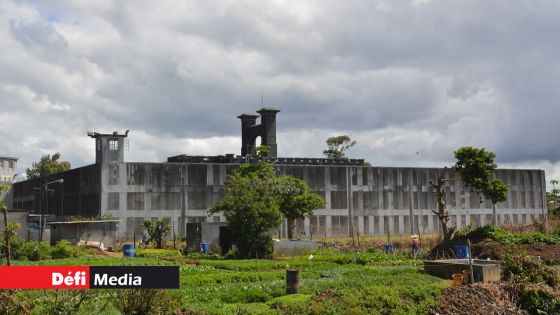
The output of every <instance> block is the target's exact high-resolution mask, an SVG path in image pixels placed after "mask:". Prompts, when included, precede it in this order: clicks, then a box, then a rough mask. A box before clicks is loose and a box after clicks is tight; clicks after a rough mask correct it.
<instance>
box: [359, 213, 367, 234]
mask: <svg viewBox="0 0 560 315" xmlns="http://www.w3.org/2000/svg"><path fill="white" fill-rule="evenodd" d="M358 231H359V233H360V235H366V231H365V230H364V216H363V215H359V216H358Z"/></svg>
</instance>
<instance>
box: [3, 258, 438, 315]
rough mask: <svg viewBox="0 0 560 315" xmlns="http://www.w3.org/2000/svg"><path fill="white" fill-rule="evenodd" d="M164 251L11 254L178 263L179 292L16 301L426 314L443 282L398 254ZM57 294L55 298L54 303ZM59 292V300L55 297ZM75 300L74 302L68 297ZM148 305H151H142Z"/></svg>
mask: <svg viewBox="0 0 560 315" xmlns="http://www.w3.org/2000/svg"><path fill="white" fill-rule="evenodd" d="M142 251H147V252H152V253H155V252H154V251H156V250H153V249H150V250H142ZM142 251H141V252H142ZM157 251H159V250H157ZM165 253H166V254H169V255H168V256H167V255H166V256H161V257H158V258H155V257H146V258H134V259H123V258H110V257H77V258H67V259H59V260H42V261H36V262H32V261H28V260H16V261H15V264H16V265H178V266H180V274H181V288H180V289H178V290H165V291H161V290H159V291H154V292H149V293H150V294H147V293H146V295H142V294H141V293H140V292H145V291H144V290H126V291H125V290H92V291H87V292H90V293H91V294H92V295H87V296H82V295H80V294H79V293H78V292H77V291H65V290H60V291H51V290H46V291H45V290H30V291H27V290H20V291H16V292H15V294H16V297H17V299H16V300H17V301H19V303H20V304H23V305H24V307H27V308H28V309H30V310H32V311H33V312H34V313H49V312H51V310H53V309H60V310H63V311H65V312H66V313H69V311H68V310H72V311H71V312H72V313H76V314H85V313H91V312H98V313H102V314H119V313H123V314H124V313H133V312H142V310H144V311H143V312H145V313H148V314H156V313H172V312H171V310H182V312H183V313H187V314H198V313H203V314H232V313H237V314H279V313H280V314H364V313H368V314H426V313H428V311H429V309H431V308H433V307H434V306H435V297H436V296H437V295H438V294H439V293H440V291H441V290H442V289H443V288H444V287H446V284H445V283H444V282H443V281H441V279H438V278H436V277H432V276H429V275H426V274H424V273H422V272H420V271H419V268H418V267H417V265H418V263H419V262H418V261H416V260H413V259H410V258H408V257H406V256H404V255H387V254H384V253H377V252H375V253H353V254H337V253H333V252H327V251H319V252H316V253H313V256H312V257H311V256H301V257H294V258H290V259H285V260H254V259H252V260H223V259H214V260H204V259H201V260H192V259H188V258H184V257H182V256H179V255H176V256H172V253H171V251H170V252H165ZM175 254H177V253H175ZM287 266H289V267H290V268H298V269H299V270H300V284H301V289H300V294H296V295H289V296H287V295H285V269H286V268H287ZM64 291H65V292H64ZM57 295H58V301H59V302H58V304H56V303H55V302H54V301H55V300H57V299H56V296H57ZM62 295H64V301H65V302H61V300H60V298H61V297H62ZM150 297H157V299H156V298H154V299H152V300H157V301H163V302H158V303H157V305H155V304H154V305H153V306H150V304H148V303H146V300H150ZM80 299H83V301H82V304H81V305H80V306H76V304H77V303H73V302H72V301H74V302H76V301H79V300H80ZM7 300H8V299H6V301H7ZM12 307H15V306H12ZM148 307H153V308H152V309H150V310H146V309H147V308H148ZM0 312H2V302H0ZM51 313H53V312H51Z"/></svg>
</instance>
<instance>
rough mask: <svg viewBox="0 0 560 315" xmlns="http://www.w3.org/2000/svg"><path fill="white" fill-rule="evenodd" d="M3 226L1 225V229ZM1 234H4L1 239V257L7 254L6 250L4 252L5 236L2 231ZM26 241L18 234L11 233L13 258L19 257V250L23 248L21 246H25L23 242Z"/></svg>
mask: <svg viewBox="0 0 560 315" xmlns="http://www.w3.org/2000/svg"><path fill="white" fill-rule="evenodd" d="M2 228H3V227H0V230H1V229H2ZM0 235H1V236H2V238H1V239H0V257H4V256H5V252H4V246H5V245H4V237H3V235H2V233H0ZM24 243H25V241H24V240H23V239H22V238H21V237H19V236H17V234H15V232H14V233H12V235H10V251H11V253H12V258H13V259H17V258H18V257H19V251H20V249H21V247H22V246H23V244H24Z"/></svg>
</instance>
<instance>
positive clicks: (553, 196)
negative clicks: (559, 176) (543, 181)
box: [546, 179, 560, 215]
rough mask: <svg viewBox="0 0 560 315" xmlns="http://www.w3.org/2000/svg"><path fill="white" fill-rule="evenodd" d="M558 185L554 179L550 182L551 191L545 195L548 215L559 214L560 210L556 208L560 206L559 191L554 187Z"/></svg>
mask: <svg viewBox="0 0 560 315" xmlns="http://www.w3.org/2000/svg"><path fill="white" fill-rule="evenodd" d="M559 183H560V182H559V181H558V180H556V179H553V180H551V181H550V184H552V190H550V191H549V192H547V193H546V201H547V204H548V211H549V213H551V214H554V215H559V214H560V208H559V207H558V205H559V204H560V189H558V188H556V185H558V184H559Z"/></svg>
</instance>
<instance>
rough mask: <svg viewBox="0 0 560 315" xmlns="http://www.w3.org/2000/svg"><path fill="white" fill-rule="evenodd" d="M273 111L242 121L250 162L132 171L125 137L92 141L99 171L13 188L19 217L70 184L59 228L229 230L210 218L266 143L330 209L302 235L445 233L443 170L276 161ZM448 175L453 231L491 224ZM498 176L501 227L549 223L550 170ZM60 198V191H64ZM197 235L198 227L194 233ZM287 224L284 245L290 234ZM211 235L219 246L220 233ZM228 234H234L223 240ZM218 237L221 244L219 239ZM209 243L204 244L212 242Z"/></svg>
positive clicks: (127, 232)
mask: <svg viewBox="0 0 560 315" xmlns="http://www.w3.org/2000/svg"><path fill="white" fill-rule="evenodd" d="M278 112H279V111H278V110H276V109H274V108H263V109H261V110H259V111H258V113H259V114H260V115H261V116H260V117H261V122H260V124H259V125H257V124H256V120H257V118H258V117H259V116H257V115H253V114H243V115H241V116H239V118H240V119H241V123H242V128H241V129H242V148H241V153H242V155H241V156H235V155H233V154H226V155H223V156H213V157H205V156H187V155H178V156H174V157H170V158H168V161H167V163H129V162H125V160H124V149H125V146H126V142H125V138H126V137H127V136H128V131H127V132H126V133H125V134H118V132H113V133H112V134H100V133H96V132H89V133H88V135H89V136H90V137H92V138H94V139H95V141H96V164H93V165H89V166H85V167H81V168H78V169H73V170H70V171H66V172H63V173H59V174H56V175H52V176H48V177H47V178H46V179H33V180H28V181H23V182H19V183H16V184H15V185H14V202H13V208H14V209H25V210H28V211H30V213H34V214H39V213H40V209H41V207H40V202H39V198H38V192H37V190H34V189H33V188H34V187H39V185H40V181H41V180H47V181H53V180H57V179H64V183H63V186H61V187H60V188H56V187H55V188H54V192H52V193H51V194H49V196H48V198H47V200H46V205H44V209H45V213H46V214H52V215H54V216H55V218H56V219H57V220H59V219H62V220H64V219H65V217H68V216H76V215H79V216H83V217H99V216H104V215H110V216H111V217H112V218H114V219H117V220H119V221H120V222H119V224H118V231H117V239H119V240H131V239H132V238H133V235H134V231H136V235H141V233H142V222H143V221H144V220H145V219H150V218H151V219H155V218H159V217H168V218H170V219H171V221H172V222H173V226H174V231H176V233H177V234H178V235H183V236H184V235H187V234H188V233H187V225H188V224H189V223H200V222H206V223H208V222H211V223H216V224H213V225H212V226H215V227H216V228H213V229H212V231H220V226H221V225H222V224H218V223H224V222H225V218H224V217H223V216H222V215H213V216H208V209H210V208H211V207H212V206H213V205H214V203H215V202H216V201H218V200H220V199H222V198H223V186H224V184H225V182H226V180H227V176H228V175H229V174H230V173H231V172H232V171H233V170H234V169H235V168H237V167H239V166H240V165H241V164H243V163H255V162H256V159H255V157H253V156H251V155H250V152H251V151H252V150H253V148H254V147H255V140H256V138H257V137H261V138H262V144H266V145H268V146H269V148H270V151H269V156H268V158H269V162H271V163H273V164H274V165H275V168H276V170H277V173H278V175H292V176H295V177H297V178H300V179H303V180H304V181H306V182H307V183H308V184H309V186H310V187H311V190H312V191H313V192H315V193H317V194H319V195H321V196H323V197H324V198H325V200H326V206H325V208H324V209H318V210H316V211H315V212H314V215H313V216H312V217H311V218H308V219H305V220H300V222H296V235H297V234H299V235H302V236H305V237H313V236H314V237H325V236H343V235H355V234H359V235H385V234H387V233H390V234H392V235H395V234H401V235H404V234H410V233H431V232H436V231H438V230H439V224H438V220H437V217H436V216H435V215H434V214H433V213H432V209H433V208H434V207H435V206H434V195H433V194H434V191H433V188H432V187H431V186H430V185H429V181H430V180H434V181H435V180H436V179H437V178H438V177H439V176H440V174H441V173H442V172H444V169H438V168H409V167H408V168H407V167H402V168H400V167H364V166H363V165H364V161H363V160H347V159H320V158H319V159H318V158H281V157H277V144H276V114H277V113H278ZM445 172H447V173H446V174H445V175H446V177H447V178H452V179H453V181H450V182H446V184H445V192H446V196H445V197H446V203H447V207H448V209H449V213H450V218H451V220H450V223H449V224H450V225H451V226H456V227H461V226H465V225H467V224H473V225H476V226H480V225H484V224H488V223H491V222H492V205H491V203H490V202H489V201H486V200H484V201H483V202H481V201H480V197H479V196H478V195H476V194H475V193H473V192H472V191H469V190H468V189H466V188H465V185H464V184H463V183H462V181H461V179H460V178H459V176H458V175H457V174H454V173H452V172H451V171H450V170H447V171H445ZM496 176H497V177H498V178H499V179H501V180H503V181H505V182H506V183H508V184H510V185H511V189H510V191H509V195H508V198H507V201H506V202H503V203H499V204H498V205H497V208H498V210H497V212H498V218H499V220H500V223H502V224H512V225H519V224H527V223H531V222H532V221H533V220H534V219H536V218H537V217H540V216H544V214H545V204H546V202H545V191H546V186H545V175H544V171H542V170H498V171H497V172H496ZM57 189H58V190H57ZM191 226H192V225H191ZM285 232H286V222H284V223H283V226H282V227H281V228H280V229H279V231H278V232H276V233H278V234H280V235H279V236H281V237H282V236H285V235H286V233H285ZM210 234H212V235H213V236H209V235H208V236H207V237H208V238H213V240H215V238H216V235H215V234H216V233H214V232H212V233H210ZM224 234H226V233H224ZM218 237H219V236H218ZM203 241H205V240H203Z"/></svg>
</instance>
